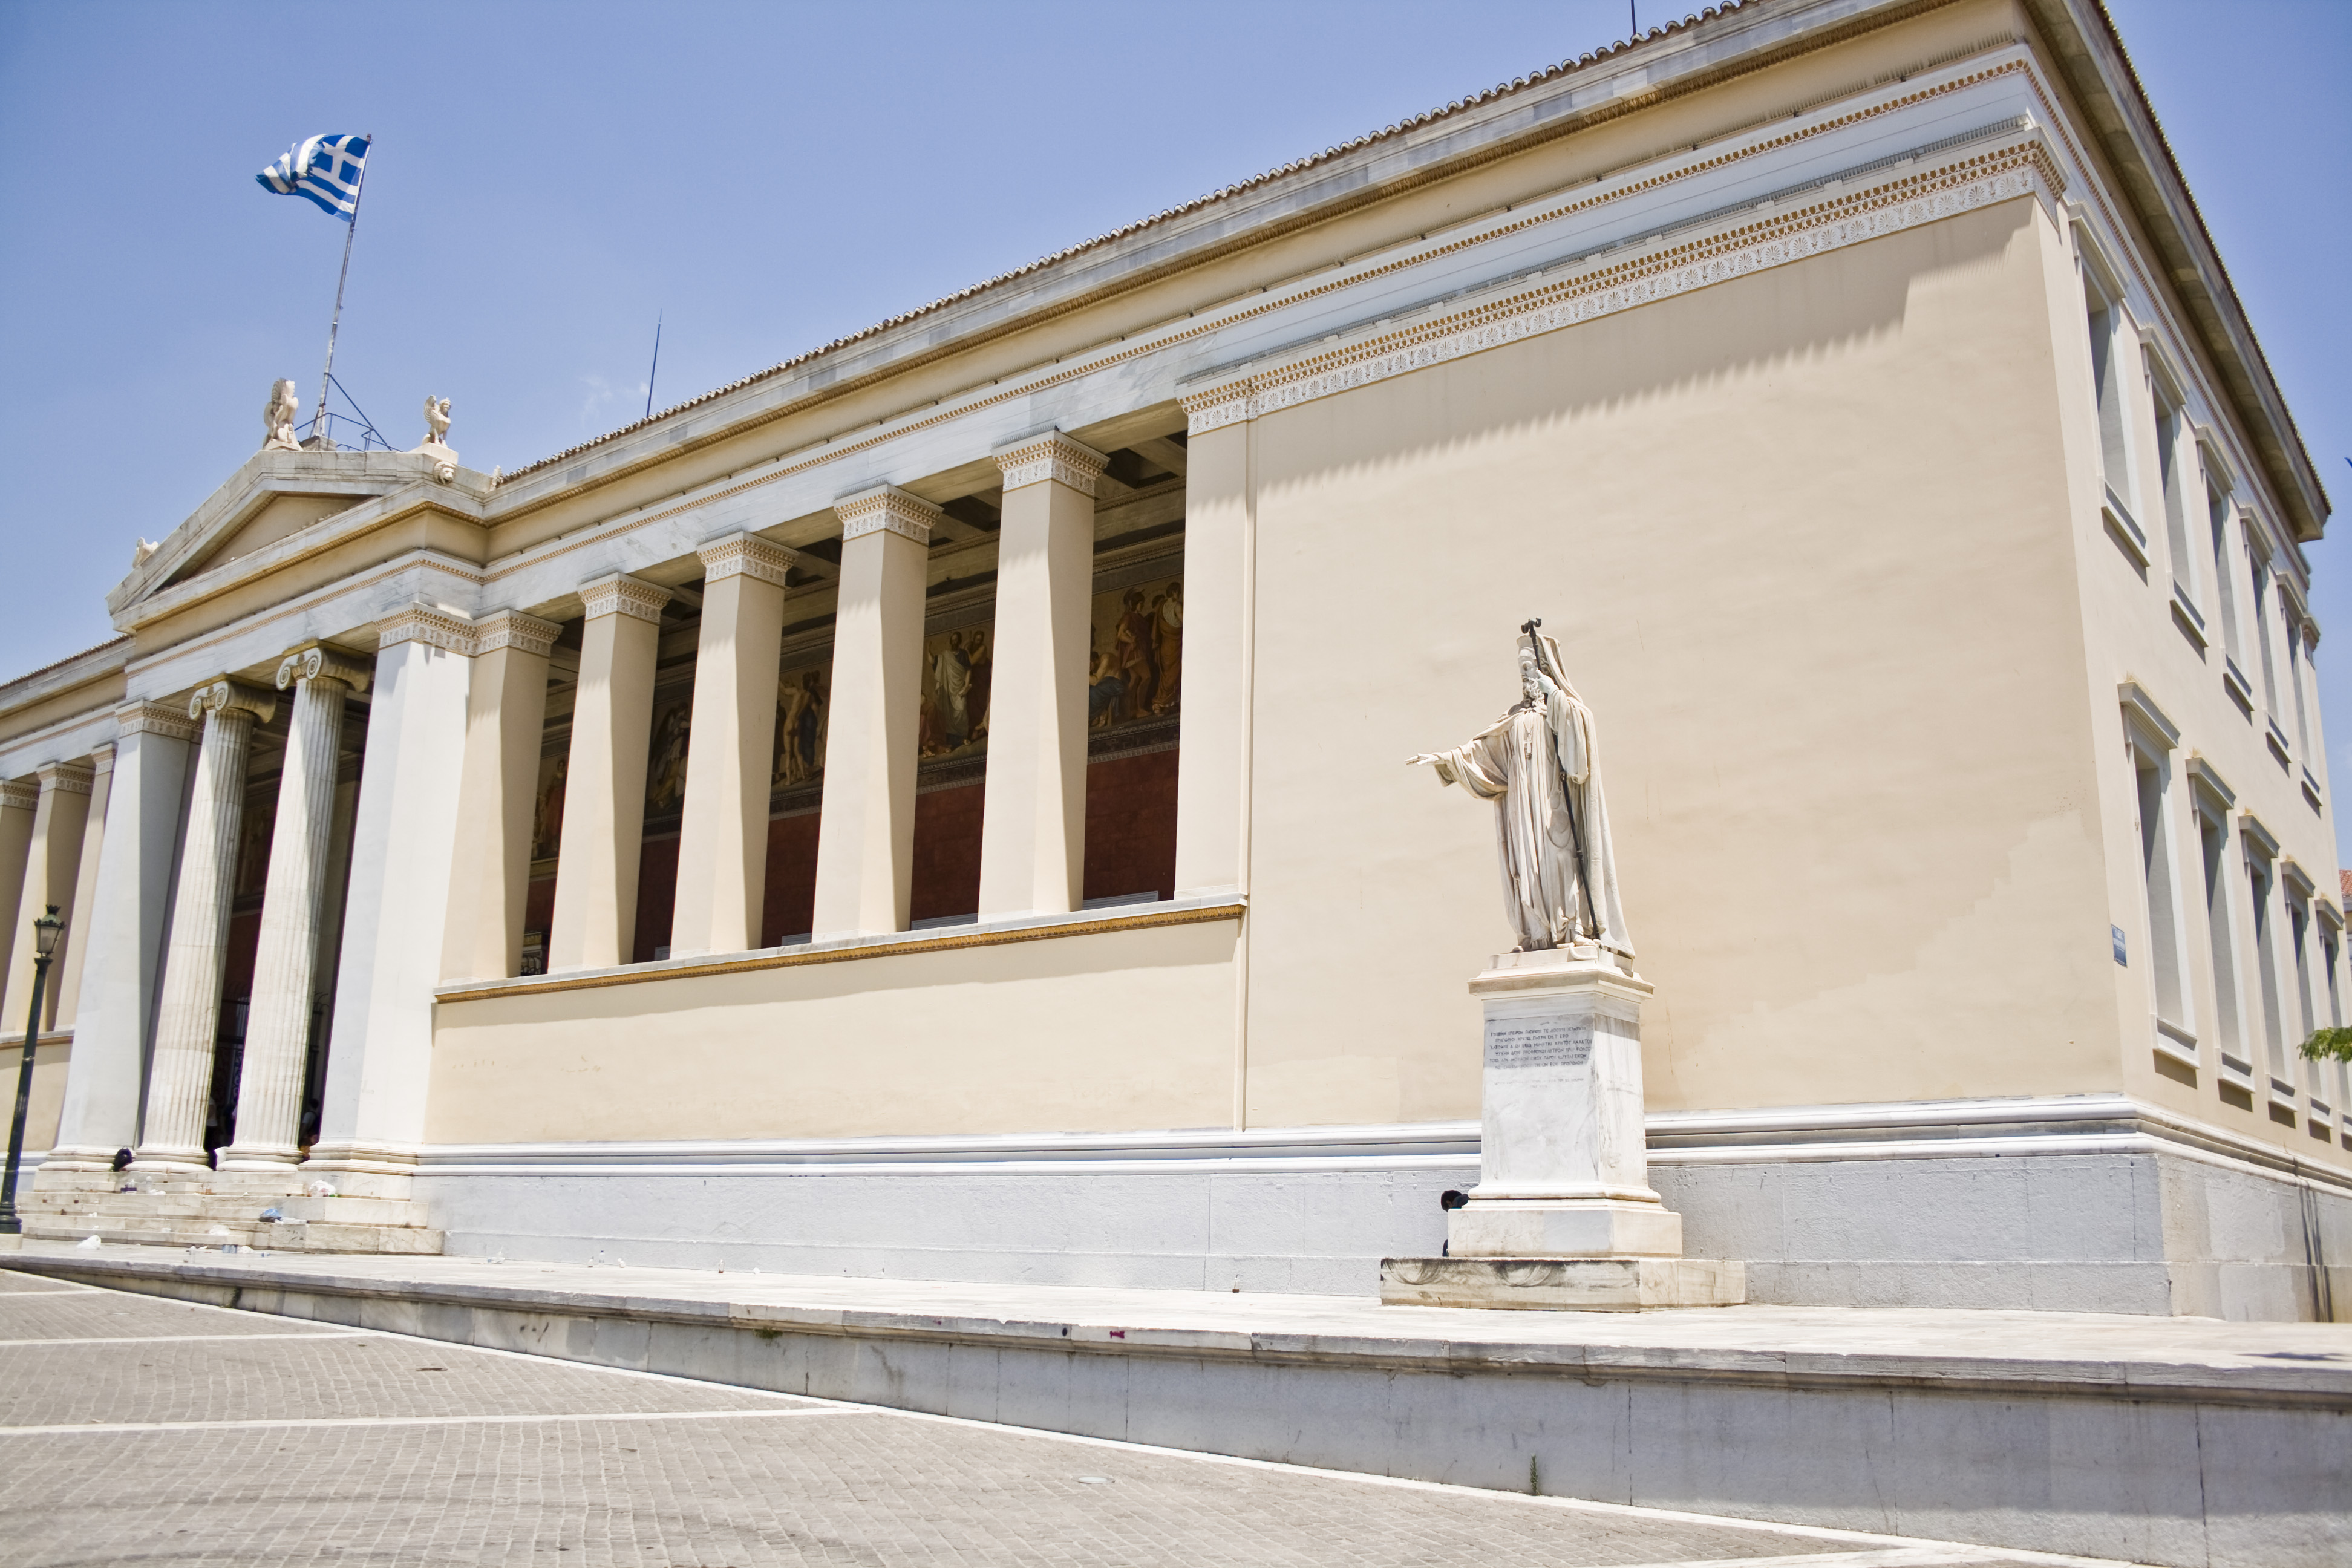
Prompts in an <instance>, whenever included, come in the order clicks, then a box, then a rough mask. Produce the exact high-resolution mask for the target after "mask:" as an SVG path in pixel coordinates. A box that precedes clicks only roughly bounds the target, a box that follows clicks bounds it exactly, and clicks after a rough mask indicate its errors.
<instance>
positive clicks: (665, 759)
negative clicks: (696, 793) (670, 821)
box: [646, 684, 694, 816]
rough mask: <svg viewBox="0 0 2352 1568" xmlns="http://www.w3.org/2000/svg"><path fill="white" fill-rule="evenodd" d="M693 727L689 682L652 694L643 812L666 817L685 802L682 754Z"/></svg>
mask: <svg viewBox="0 0 2352 1568" xmlns="http://www.w3.org/2000/svg"><path fill="white" fill-rule="evenodd" d="M693 729H694V688H693V686H692V685H690V684H680V685H677V686H674V687H668V688H663V689H656V691H655V693H654V718H653V738H652V741H651V743H650V744H648V745H647V746H646V816H668V815H670V814H671V813H672V812H676V811H680V810H683V809H684V808H685V805H686V757H687V750H688V742H689V741H690V739H691V738H692V732H693Z"/></svg>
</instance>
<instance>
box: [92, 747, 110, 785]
mask: <svg viewBox="0 0 2352 1568" xmlns="http://www.w3.org/2000/svg"><path fill="white" fill-rule="evenodd" d="M113 771H114V742H111V741H100V742H99V743H98V744H97V745H95V746H92V747H91V748H90V749H89V772H90V776H91V777H92V778H93V779H94V778H96V777H97V776H98V775H99V774H100V773H112V772H113Z"/></svg>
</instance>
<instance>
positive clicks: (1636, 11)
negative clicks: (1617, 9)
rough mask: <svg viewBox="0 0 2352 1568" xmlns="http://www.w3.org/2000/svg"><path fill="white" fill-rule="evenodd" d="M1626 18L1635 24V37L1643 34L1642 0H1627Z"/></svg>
mask: <svg viewBox="0 0 2352 1568" xmlns="http://www.w3.org/2000/svg"><path fill="white" fill-rule="evenodd" d="M1625 19H1626V20H1627V21H1628V22H1631V23H1632V24H1633V37H1637V38H1638V37H1641V36H1642V0H1625Z"/></svg>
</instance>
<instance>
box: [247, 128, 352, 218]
mask: <svg viewBox="0 0 2352 1568" xmlns="http://www.w3.org/2000/svg"><path fill="white" fill-rule="evenodd" d="M367 153H368V139H367V138H366V137H364V136H356V135H352V134H349V133H346V134H344V135H341V136H313V137H311V138H310V140H309V141H307V142H298V143H296V144H295V145H294V146H293V147H292V148H291V149H289V151H288V152H287V153H286V155H285V156H284V157H282V158H280V159H278V162H276V163H272V164H270V165H269V167H268V168H266V169H264V170H262V171H261V173H259V174H256V175H255V176H254V177H253V178H254V181H255V183H256V184H259V185H260V186H261V188H262V189H263V190H265V191H273V192H275V193H277V194H278V195H281V196H307V197H309V198H310V200H311V201H314V202H316V203H318V204H319V210H320V211H321V212H326V213H332V214H333V215H334V216H337V217H339V218H341V219H342V220H343V221H344V222H345V223H349V222H351V221H352V215H353V214H355V213H357V212H358V211H359V208H360V171H361V169H362V167H363V166H364V165H365V164H366V163H367Z"/></svg>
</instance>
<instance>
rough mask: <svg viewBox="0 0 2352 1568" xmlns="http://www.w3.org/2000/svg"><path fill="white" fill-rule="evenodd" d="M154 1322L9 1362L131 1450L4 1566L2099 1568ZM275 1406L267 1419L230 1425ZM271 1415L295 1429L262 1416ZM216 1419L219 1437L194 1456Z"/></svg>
mask: <svg viewBox="0 0 2352 1568" xmlns="http://www.w3.org/2000/svg"><path fill="white" fill-rule="evenodd" d="M6 1279H7V1277H6V1276H5V1275H0V1282H5V1280H6ZM110 1299H117V1300H119V1298H110ZM140 1304H142V1305H144V1304H152V1305H154V1306H158V1307H161V1308H163V1310H164V1311H165V1312H166V1313H168V1314H170V1315H172V1316H173V1317H174V1318H175V1320H176V1321H177V1324H178V1326H179V1327H180V1328H181V1330H183V1331H184V1332H185V1333H187V1334H189V1335H192V1336H202V1337H194V1338H189V1339H185V1340H181V1341H176V1342H162V1341H151V1342H141V1343H137V1344H122V1345H115V1346H99V1347H90V1346H83V1345H70V1344H68V1345H54V1346H30V1345H23V1344H13V1345H0V1394H5V1396H7V1397H10V1398H13V1399H15V1400H16V1401H17V1402H18V1406H20V1407H22V1408H26V1409H31V1410H35V1411H37V1412H39V1413H43V1414H46V1415H52V1416H55V1415H70V1414H71V1413H74V1412H80V1411H90V1412H100V1411H102V1412H103V1413H104V1416H105V1418H106V1419H107V1420H108V1422H109V1423H110V1424H109V1425H107V1426H103V1427H100V1428H96V1429H93V1428H91V1427H89V1426H79V1425H71V1424H63V1423H50V1424H48V1426H47V1429H42V1430H26V1429H25V1426H24V1424H21V1423H19V1424H16V1426H14V1429H11V1430H5V1431H0V1542H5V1543H6V1544H5V1548H0V1555H5V1559H6V1561H7V1562H9V1563H16V1564H26V1565H42V1568H47V1565H63V1564H68V1563H72V1564H82V1563H117V1562H127V1561H134V1560H135V1561H138V1562H142V1563H171V1564H182V1563H187V1564H196V1563H222V1564H227V1563H238V1564H244V1563H261V1562H266V1563H273V1564H275V1563H286V1564H308V1563H336V1564H350V1563H403V1564H407V1563H465V1564H507V1563H526V1562H528V1563H570V1564H577V1565H583V1568H584V1565H590V1564H597V1565H602V1564H615V1565H620V1564H626V1565H631V1568H635V1565H638V1564H644V1565H646V1568H653V1565H656V1564H660V1565H663V1568H700V1565H711V1568H719V1565H726V1568H752V1565H764V1564H771V1563H792V1564H800V1563H810V1564H836V1563H838V1564H852V1563H855V1564H876V1565H887V1568H899V1565H908V1568H912V1565H919V1564H954V1565H956V1568H993V1565H996V1564H1007V1565H1010V1564H1036V1563H1047V1564H1064V1563H1066V1564H1087V1565H1097V1564H1099V1565H1103V1568H1126V1565H1129V1564H1133V1565H1137V1568H1145V1565H1149V1568H1177V1565H1180V1564H1181V1565H1185V1568H1192V1565H1204V1568H1224V1565H1228V1564H1232V1565H1241V1564H1249V1565H1254V1568H1255V1565H1260V1564H1270V1565H1274V1568H1341V1565H1346V1568H1357V1565H1363V1568H1408V1565H1415V1568H1417V1565H1423V1564H1451V1563H1478V1564H1481V1565H1482V1568H1484V1565H1486V1564H1493V1565H1495V1568H1517V1565H1520V1564H1527V1565H1530V1568H1532V1565H1534V1564H1546V1565H1560V1568H1631V1565H1635V1564H1639V1565H1642V1568H1665V1565H1674V1568H1693V1565H1699V1564H1720V1565H1726V1568H1729V1565H1735V1564H1736V1565H1739V1568H1798V1565H1801V1568H1930V1565H1940V1568H2003V1565H2010V1564H2024V1563H2074V1564H2085V1563H2088V1560H2086V1559H2081V1558H2057V1557H2048V1556H2040V1555H2036V1554H2032V1553H2020V1552H2000V1551H1990V1550H1986V1549H1983V1548H1973V1547H1954V1546H1950V1545H1946V1544H1939V1543H1932V1542H1909V1541H1903V1540H1899V1539H1895V1538H1887V1537H1865V1536H1856V1535H1850V1534H1843V1533H1841V1532H1835V1531H1806V1530H1801V1529H1790V1528H1786V1527H1779V1526H1769V1525H1760V1524H1753V1523H1743V1522H1740V1521H1728V1520H1713V1519H1706V1518H1702V1517H1696V1516H1691V1515H1677V1514H1671V1513H1664V1512H1659V1511H1655V1510H1639V1509H1626V1508H1612V1507H1609V1506H1606V1505H1597V1504H1588V1503H1576V1502H1571V1501H1567V1500H1554V1499H1548V1498H1537V1497H1515V1496H1511V1495H1508V1494H1504V1493H1497V1492H1489V1491H1480V1490H1475V1489H1465V1488H1456V1487H1444V1486H1430V1485H1423V1484H1417V1483H1400V1482H1394V1481H1383V1480H1380V1479H1374V1478H1369V1477H1353V1476H1346V1475H1339V1474H1334V1473H1331V1472H1328V1471H1318V1470H1310V1469H1304V1468H1295V1467H1288V1466H1280V1465H1266V1464H1255V1463H1249V1462H1245V1461H1234V1460H1227V1459H1218V1458H1209V1457H1203V1456H1193V1455H1184V1454H1176V1453H1171V1452H1169V1451H1166V1450H1160V1449H1152V1448H1146V1447H1137V1446H1134V1445H1129V1444H1123V1443H1113V1442H1102V1441H1096V1440H1087V1439H1077V1438H1068V1437H1055V1436H1046V1435H1041V1434H1036V1433H1029V1432H1022V1431H1017V1430H1013V1429H1009V1428H1004V1427H999V1426H986V1425H982V1424H979V1423H972V1422H964V1421H951V1420H943V1419H939V1418H929V1417H923V1416H917V1415H903V1414H898V1413H891V1412H881V1411H875V1410H872V1409H870V1408H866V1407H860V1406H854V1405H828V1404H824V1403H823V1402H815V1401H806V1400H795V1399H790V1398H785V1397H782V1396H777V1395H768V1394H750V1393H748V1392H745V1391H738V1390H730V1389H726V1388H721V1387H718V1386H714V1385H711V1384H698V1383H691V1382H688V1381H686V1380H682V1379H674V1378H656V1377H648V1376H645V1375H642V1374H633V1373H624V1372H616V1371H611V1370H606V1369H600V1368H589V1367H579V1366H573V1365H570V1364H567V1363H550V1362H545V1361H541V1360H535V1359H533V1358H529V1357H522V1356H516V1355H510V1354H504V1353H501V1352H494V1351H484V1350H476V1349H472V1348H469V1347H466V1346H460V1345H451V1344H443V1343H438V1342H428V1341H416V1340H410V1339H406V1338H404V1337H401V1336H396V1335H387V1334H380V1333H371V1332H341V1333H333V1334H324V1333H322V1334H314V1335H311V1336H310V1337H308V1338H307V1339H304V1340H298V1341H292V1342H289V1341H284V1340H278V1341H267V1342H265V1341H259V1340H253V1339H249V1338H247V1339H240V1338H236V1337H229V1338H219V1337H214V1336H215V1332H216V1331H217V1329H218V1326H219V1325H220V1323H221V1322H222V1321H225V1320H230V1319H234V1318H236V1317H237V1316H239V1314H235V1313H231V1312H226V1311H223V1310H217V1309H207V1308H204V1307H199V1306H194V1305H190V1304H184V1303H161V1302H157V1303H140ZM259 1321H260V1322H262V1323H263V1324H265V1325H271V1324H275V1323H282V1322H283V1321H284V1320H272V1319H267V1318H264V1319H260V1320H259ZM272 1356H277V1357H279V1358H280V1359H278V1360H277V1361H276V1362H275V1363H272V1362H271V1361H270V1360H269V1359H268V1358H270V1357H272ZM94 1358H95V1359H94ZM105 1363H113V1364H112V1365H111V1366H108V1365H106V1364H105ZM425 1366H440V1367H444V1368H446V1369H447V1370H446V1372H444V1373H422V1372H421V1370H420V1369H421V1368H423V1367H425ZM401 1369H406V1372H405V1373H402V1371H401ZM427 1376H429V1377H432V1378H435V1379H436V1380H437V1381H436V1383H435V1384H432V1386H431V1388H430V1389H428V1390H425V1391H424V1392H423V1393H422V1394H420V1393H419V1391H418V1388H417V1387H416V1385H415V1383H414V1382H413V1381H412V1380H413V1379H414V1378H418V1377H427ZM257 1377H259V1378H263V1379H265V1380H266V1381H267V1382H268V1388H269V1396H268V1398H267V1399H266V1400H259V1401H249V1400H248V1401H245V1402H243V1403H240V1402H239V1401H240V1399H241V1398H242V1396H241V1395H234V1394H232V1395H231V1396H230V1397H228V1398H226V1400H225V1399H224V1397H223V1395H222V1391H223V1390H234V1389H235V1388H236V1387H237V1385H240V1384H246V1383H247V1382H249V1381H250V1380H252V1379H255V1378H257ZM91 1385H95V1388H96V1392H95V1393H94V1394H92V1393H86V1392H85V1389H86V1388H88V1387H89V1386H91ZM371 1406H375V1408H374V1410H373V1414H362V1415H353V1414H352V1412H353V1411H354V1410H359V1409H367V1408H370V1407H371ZM534 1408H536V1409H539V1410H541V1412H542V1413H541V1414H536V1415H534V1414H530V1411H531V1410H533V1409H534ZM420 1410H427V1411H429V1410H442V1411H446V1412H450V1413H453V1414H450V1415H448V1417H447V1418H446V1419H445V1418H440V1417H436V1416H433V1415H416V1414H415V1412H417V1411H420ZM258 1411H268V1412H271V1413H272V1414H269V1415H257V1414H239V1412H258ZM402 1411H405V1412H409V1414H406V1415H402V1414H396V1412H402ZM486 1411H488V1412H495V1413H494V1414H487V1415H486V1414H483V1413H484V1412H486ZM190 1412H201V1413H206V1415H205V1418H206V1419H207V1420H208V1421H209V1422H210V1425H208V1426H205V1428H203V1429H201V1430H191V1429H189V1428H188V1427H187V1426H184V1425H182V1424H181V1423H182V1422H183V1421H184V1419H185V1418H186V1417H187V1415H188V1414H189V1413H190ZM12 1420H13V1417H12Z"/></svg>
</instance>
